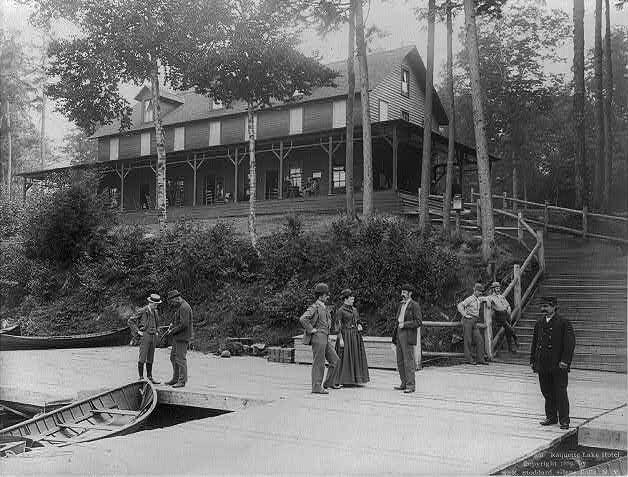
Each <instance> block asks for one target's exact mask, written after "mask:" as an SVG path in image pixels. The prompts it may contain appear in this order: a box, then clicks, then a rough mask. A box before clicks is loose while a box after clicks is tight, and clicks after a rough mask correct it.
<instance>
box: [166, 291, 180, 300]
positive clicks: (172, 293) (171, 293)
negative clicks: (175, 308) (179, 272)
mask: <svg viewBox="0 0 628 477" xmlns="http://www.w3.org/2000/svg"><path fill="white" fill-rule="evenodd" d="M178 296H181V293H179V290H170V291H169V292H168V300H172V299H173V298H176V297H178Z"/></svg>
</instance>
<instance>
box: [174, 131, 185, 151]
mask: <svg viewBox="0 0 628 477" xmlns="http://www.w3.org/2000/svg"><path fill="white" fill-rule="evenodd" d="M183 149H185V127H180V128H174V150H175V151H182V150H183Z"/></svg>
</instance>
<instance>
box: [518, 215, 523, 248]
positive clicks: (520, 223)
mask: <svg viewBox="0 0 628 477" xmlns="http://www.w3.org/2000/svg"><path fill="white" fill-rule="evenodd" d="M517 240H518V241H519V243H523V212H521V211H519V212H518V213H517Z"/></svg>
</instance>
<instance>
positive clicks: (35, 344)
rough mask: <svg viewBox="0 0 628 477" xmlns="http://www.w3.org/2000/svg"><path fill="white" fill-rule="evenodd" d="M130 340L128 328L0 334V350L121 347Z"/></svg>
mask: <svg viewBox="0 0 628 477" xmlns="http://www.w3.org/2000/svg"><path fill="white" fill-rule="evenodd" d="M130 339H131V334H130V329H129V327H128V326H126V327H124V328H118V329H117V330H113V331H105V332H102V333H90V334H85V335H71V336H15V335H11V334H7V333H0V350H2V351H10V350H18V349H59V348H95V347H99V346H121V345H126V344H129V341H130Z"/></svg>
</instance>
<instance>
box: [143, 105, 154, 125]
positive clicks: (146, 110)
mask: <svg viewBox="0 0 628 477" xmlns="http://www.w3.org/2000/svg"><path fill="white" fill-rule="evenodd" d="M142 120H143V121H144V122H145V123H152V122H153V102H152V100H150V99H147V100H146V101H144V102H143V107H142Z"/></svg>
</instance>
